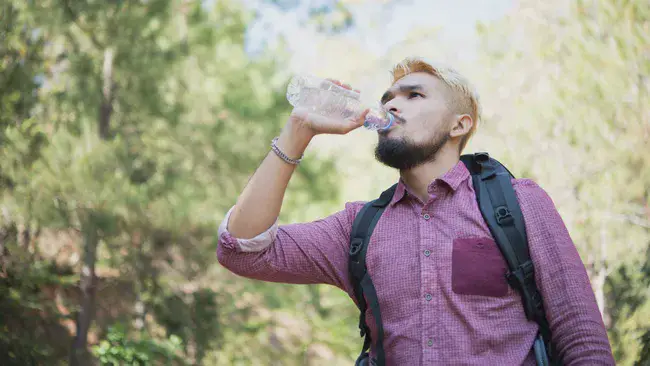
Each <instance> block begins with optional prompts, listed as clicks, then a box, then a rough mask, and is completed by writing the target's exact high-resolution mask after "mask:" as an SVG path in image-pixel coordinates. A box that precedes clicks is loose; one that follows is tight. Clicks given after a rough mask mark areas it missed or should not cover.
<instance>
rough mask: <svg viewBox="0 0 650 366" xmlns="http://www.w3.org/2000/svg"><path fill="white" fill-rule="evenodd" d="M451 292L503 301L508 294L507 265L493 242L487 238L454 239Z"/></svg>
mask: <svg viewBox="0 0 650 366" xmlns="http://www.w3.org/2000/svg"><path fill="white" fill-rule="evenodd" d="M451 262H452V263H451V283H452V290H453V291H454V292H455V293H456V294H459V295H480V296H489V297H503V296H506V295H507V294H508V283H507V282H506V278H505V274H506V272H507V268H508V266H507V264H506V261H505V259H504V258H503V256H502V255H501V252H500V251H499V247H498V246H497V244H496V242H495V241H494V239H492V238H487V237H467V238H457V239H454V242H453V249H452V259H451Z"/></svg>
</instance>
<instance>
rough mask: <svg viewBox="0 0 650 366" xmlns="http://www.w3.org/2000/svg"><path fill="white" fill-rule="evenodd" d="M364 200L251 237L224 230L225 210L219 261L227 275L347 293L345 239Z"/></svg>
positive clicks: (227, 216)
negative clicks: (330, 287) (327, 287)
mask: <svg viewBox="0 0 650 366" xmlns="http://www.w3.org/2000/svg"><path fill="white" fill-rule="evenodd" d="M362 206H363V203H362V202H355V203H348V204H346V205H345V209H344V210H342V211H339V212H337V213H334V214H332V215H330V216H328V217H326V218H324V219H320V220H316V221H313V222H308V223H298V224H290V225H280V226H278V225H277V223H276V224H274V225H273V226H271V227H270V228H269V229H268V230H267V231H265V232H263V233H261V234H259V235H258V236H256V237H255V238H252V239H238V238H235V237H233V236H232V235H231V234H230V233H229V232H228V219H229V216H230V212H232V209H231V210H230V211H229V212H228V214H227V215H226V217H225V219H224V220H223V222H222V223H221V225H220V227H219V233H218V235H219V240H218V244H217V258H218V260H219V263H221V265H223V266H224V267H226V268H227V269H229V270H230V271H231V272H233V273H235V274H237V275H240V276H243V277H247V278H251V279H256V280H261V281H268V282H282V283H294V284H316V283H325V284H330V285H334V286H337V287H339V288H341V289H343V290H345V291H347V292H349V290H350V289H349V284H348V273H347V271H348V252H349V236H350V230H351V227H352V222H353V221H354V217H355V215H356V213H357V212H358V211H359V210H360V208H361V207H362Z"/></svg>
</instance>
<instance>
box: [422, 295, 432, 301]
mask: <svg viewBox="0 0 650 366" xmlns="http://www.w3.org/2000/svg"><path fill="white" fill-rule="evenodd" d="M424 298H425V299H426V300H427V301H431V299H433V296H431V294H426V295H424Z"/></svg>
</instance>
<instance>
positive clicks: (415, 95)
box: [409, 92, 424, 99]
mask: <svg viewBox="0 0 650 366" xmlns="http://www.w3.org/2000/svg"><path fill="white" fill-rule="evenodd" d="M415 97H421V98H424V95H422V94H420V93H418V92H410V93H409V99H412V98H415Z"/></svg>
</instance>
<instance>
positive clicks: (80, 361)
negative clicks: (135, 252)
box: [70, 218, 99, 366]
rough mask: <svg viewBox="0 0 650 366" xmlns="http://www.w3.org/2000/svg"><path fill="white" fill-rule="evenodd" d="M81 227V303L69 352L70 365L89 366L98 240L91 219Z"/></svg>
mask: <svg viewBox="0 0 650 366" xmlns="http://www.w3.org/2000/svg"><path fill="white" fill-rule="evenodd" d="M86 220H87V222H86V223H85V224H84V225H83V241H84V242H83V250H84V259H83V266H82V269H81V280H80V286H79V287H80V289H81V301H80V305H81V306H80V309H79V312H78V313H77V332H76V336H75V338H74V339H73V341H72V350H71V352H70V365H71V366H81V365H84V366H85V365H88V364H90V362H89V361H90V355H89V354H88V352H87V347H88V330H89V329H90V325H91V324H92V321H93V317H94V315H95V291H96V289H97V288H96V284H97V278H96V276H95V263H96V261H97V244H98V242H99V238H98V235H97V228H96V227H95V223H94V222H93V220H92V218H87V219H86Z"/></svg>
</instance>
